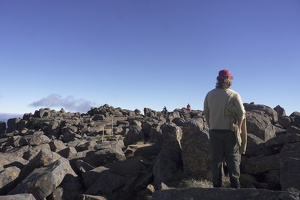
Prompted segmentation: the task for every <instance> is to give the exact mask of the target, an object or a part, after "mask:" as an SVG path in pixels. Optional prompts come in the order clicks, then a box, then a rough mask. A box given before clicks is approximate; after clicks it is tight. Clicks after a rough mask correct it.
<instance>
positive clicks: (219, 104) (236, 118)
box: [204, 69, 246, 188]
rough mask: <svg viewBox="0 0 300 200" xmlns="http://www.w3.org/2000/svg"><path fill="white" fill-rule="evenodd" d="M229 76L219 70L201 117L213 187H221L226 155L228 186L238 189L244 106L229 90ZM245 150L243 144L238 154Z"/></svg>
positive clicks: (230, 82)
mask: <svg viewBox="0 0 300 200" xmlns="http://www.w3.org/2000/svg"><path fill="white" fill-rule="evenodd" d="M232 79H233V77H232V76H231V73H230V71H229V70H226V69H224V70H221V71H219V75H218V77H217V83H216V87H215V89H213V90H211V91H209V92H208V93H207V95H206V97H205V100H204V116H205V118H206V122H207V124H208V127H209V137H210V141H211V145H212V151H213V152H212V153H213V157H212V172H213V187H222V173H221V172H222V171H221V167H222V163H223V161H224V157H225V160H226V163H227V165H228V172H229V177H230V186H231V188H240V181H239V178H240V151H241V141H240V140H241V136H240V134H241V132H242V128H243V133H244V134H246V131H245V127H246V125H245V109H244V106H243V103H242V99H241V96H240V95H239V94H238V93H237V92H235V91H234V90H232V89H230V86H231V84H232ZM232 113H234V115H233V114H232ZM242 124H244V125H243V126H242ZM244 152H245V146H244V147H243V149H242V152H241V153H244Z"/></svg>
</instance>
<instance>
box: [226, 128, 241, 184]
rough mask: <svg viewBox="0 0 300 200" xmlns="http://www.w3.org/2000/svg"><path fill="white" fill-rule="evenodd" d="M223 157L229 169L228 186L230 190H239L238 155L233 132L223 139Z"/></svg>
mask: <svg viewBox="0 0 300 200" xmlns="http://www.w3.org/2000/svg"><path fill="white" fill-rule="evenodd" d="M225 155H226V159H227V164H228V167H229V176H230V185H231V187H232V188H240V181H239V179H240V154H239V146H238V144H237V142H236V138H235V133H234V132H229V133H228V134H227V137H226V138H225Z"/></svg>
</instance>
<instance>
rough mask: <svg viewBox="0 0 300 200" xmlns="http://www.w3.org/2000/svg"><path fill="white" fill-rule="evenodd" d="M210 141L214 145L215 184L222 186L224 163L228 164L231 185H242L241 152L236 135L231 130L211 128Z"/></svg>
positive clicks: (213, 167)
mask: <svg viewBox="0 0 300 200" xmlns="http://www.w3.org/2000/svg"><path fill="white" fill-rule="evenodd" d="M209 137H210V142H211V145H212V172H213V186H214V187H222V163H223V162H224V160H225V161H226V163H227V165H228V169H229V170H228V172H229V177H230V186H231V187H232V188H239V187H240V182H239V178H240V154H239V146H238V144H237V142H236V136H235V133H234V132H233V131H230V130H210V131H209Z"/></svg>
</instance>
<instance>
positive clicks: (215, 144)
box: [209, 131, 224, 187]
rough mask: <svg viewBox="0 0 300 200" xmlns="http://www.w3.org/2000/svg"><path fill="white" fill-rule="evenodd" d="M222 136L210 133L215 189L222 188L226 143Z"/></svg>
mask: <svg viewBox="0 0 300 200" xmlns="http://www.w3.org/2000/svg"><path fill="white" fill-rule="evenodd" d="M220 134H222V133H216V132H214V131H209V137H210V142H211V146H212V173H213V187H222V162H223V157H224V151H223V147H224V143H223V140H222V139H221V138H220Z"/></svg>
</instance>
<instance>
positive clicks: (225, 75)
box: [218, 69, 231, 79]
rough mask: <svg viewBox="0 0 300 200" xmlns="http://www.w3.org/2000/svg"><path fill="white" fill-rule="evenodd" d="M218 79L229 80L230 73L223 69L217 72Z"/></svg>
mask: <svg viewBox="0 0 300 200" xmlns="http://www.w3.org/2000/svg"><path fill="white" fill-rule="evenodd" d="M218 78H222V79H225V78H231V73H230V71H229V70H227V69H223V70H221V71H219V76H218Z"/></svg>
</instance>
